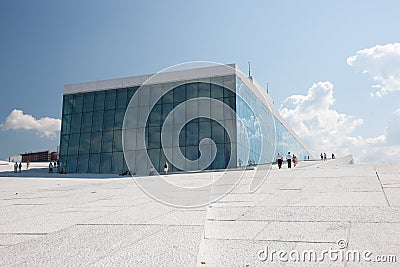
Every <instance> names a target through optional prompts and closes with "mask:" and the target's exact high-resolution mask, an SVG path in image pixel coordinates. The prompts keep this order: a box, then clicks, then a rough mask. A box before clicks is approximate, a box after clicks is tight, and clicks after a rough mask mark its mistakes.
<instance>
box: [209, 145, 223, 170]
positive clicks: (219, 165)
mask: <svg viewBox="0 0 400 267" xmlns="http://www.w3.org/2000/svg"><path fill="white" fill-rule="evenodd" d="M224 146H225V145H224V144H217V155H216V156H215V159H214V162H213V163H212V169H225V147H224Z"/></svg>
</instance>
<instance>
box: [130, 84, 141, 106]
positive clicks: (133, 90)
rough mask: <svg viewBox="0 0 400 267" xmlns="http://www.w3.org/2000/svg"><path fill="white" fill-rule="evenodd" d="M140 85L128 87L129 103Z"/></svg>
mask: <svg viewBox="0 0 400 267" xmlns="http://www.w3.org/2000/svg"><path fill="white" fill-rule="evenodd" d="M138 88H139V87H137V86H136V87H129V88H128V104H129V102H130V101H131V99H132V97H133V95H134V94H135V93H136V91H137V89H138Z"/></svg>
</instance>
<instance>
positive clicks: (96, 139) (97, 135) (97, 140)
mask: <svg viewBox="0 0 400 267" xmlns="http://www.w3.org/2000/svg"><path fill="white" fill-rule="evenodd" d="M101 137H102V132H93V133H92V134H91V138H90V153H100V152H101V145H100V144H101Z"/></svg>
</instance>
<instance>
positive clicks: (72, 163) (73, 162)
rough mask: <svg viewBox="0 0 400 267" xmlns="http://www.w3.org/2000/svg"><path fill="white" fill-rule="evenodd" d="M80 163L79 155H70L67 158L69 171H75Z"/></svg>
mask: <svg viewBox="0 0 400 267" xmlns="http://www.w3.org/2000/svg"><path fill="white" fill-rule="evenodd" d="M77 163H78V155H73V156H69V157H68V160H67V168H66V169H67V171H68V172H72V173H75V172H76V167H77Z"/></svg>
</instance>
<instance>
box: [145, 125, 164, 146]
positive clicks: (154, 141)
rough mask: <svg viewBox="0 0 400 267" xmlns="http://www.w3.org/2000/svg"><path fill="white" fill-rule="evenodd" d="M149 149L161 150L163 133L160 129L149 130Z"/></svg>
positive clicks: (150, 128)
mask: <svg viewBox="0 0 400 267" xmlns="http://www.w3.org/2000/svg"><path fill="white" fill-rule="evenodd" d="M147 142H148V148H160V147H161V132H160V127H159V126H155V127H149V128H148V140H147Z"/></svg>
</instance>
